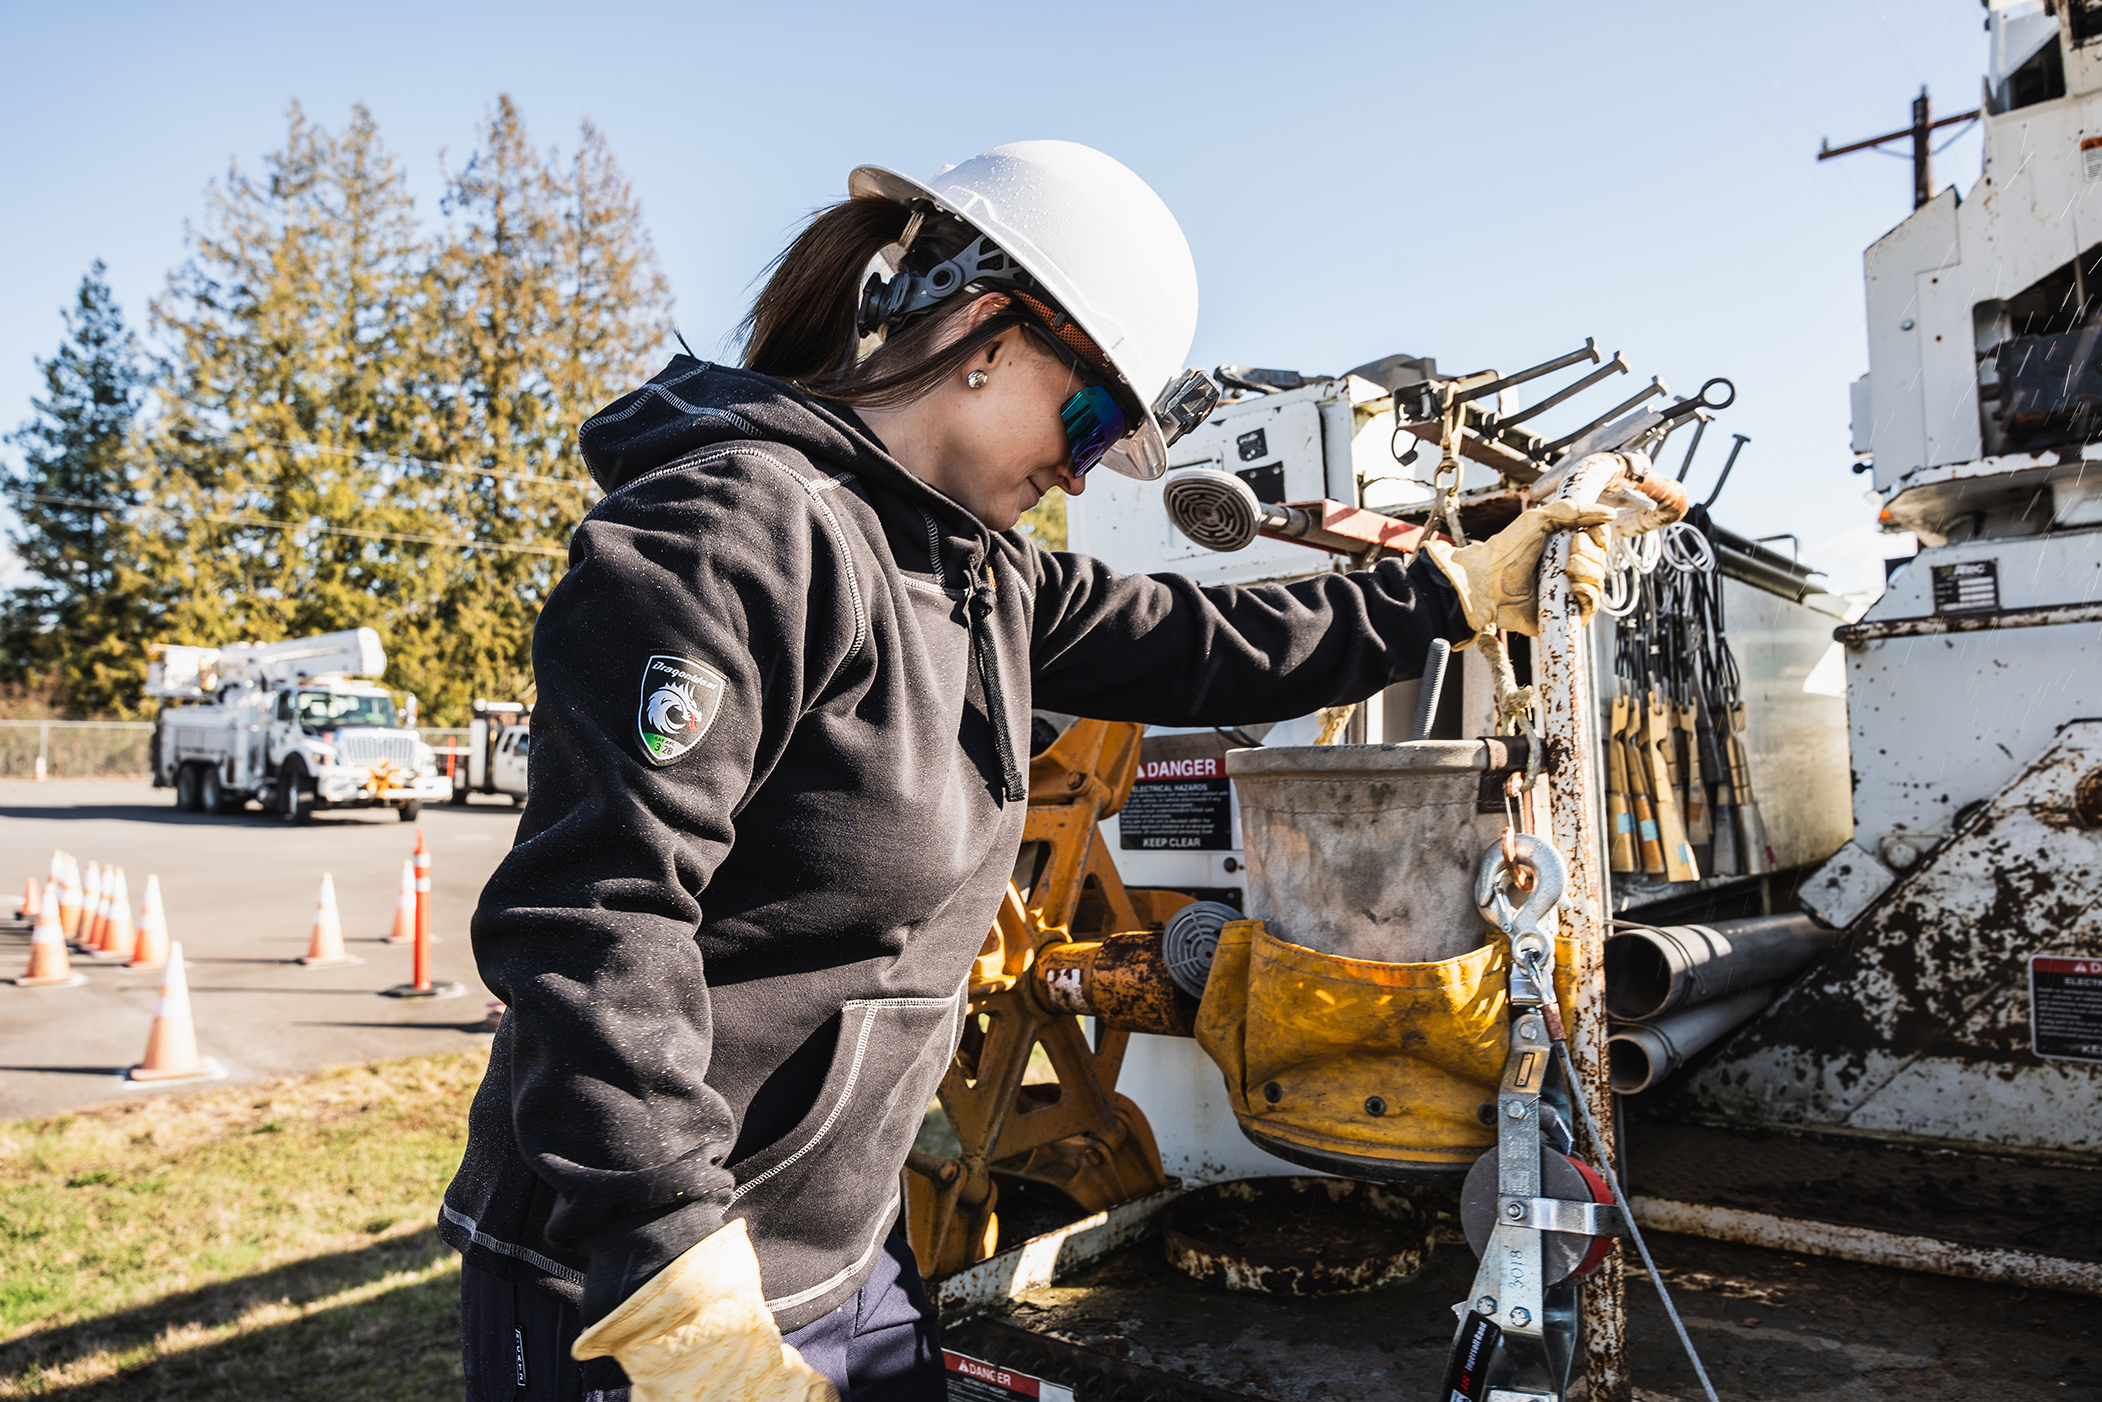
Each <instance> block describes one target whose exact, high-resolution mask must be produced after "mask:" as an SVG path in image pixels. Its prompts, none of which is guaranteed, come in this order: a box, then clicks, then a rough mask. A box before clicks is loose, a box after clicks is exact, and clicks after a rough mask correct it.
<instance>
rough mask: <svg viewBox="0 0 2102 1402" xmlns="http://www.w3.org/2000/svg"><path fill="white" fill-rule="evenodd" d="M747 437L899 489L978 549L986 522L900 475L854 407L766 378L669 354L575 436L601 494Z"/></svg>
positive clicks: (915, 479)
mask: <svg viewBox="0 0 2102 1402" xmlns="http://www.w3.org/2000/svg"><path fill="white" fill-rule="evenodd" d="M754 440H757V441H761V442H767V443H779V444H781V445H782V446H784V447H788V448H793V449H795V450H796V451H797V452H799V453H801V454H803V455H804V456H805V457H807V458H809V459H810V460H811V461H812V462H817V463H823V464H825V465H827V466H829V467H831V468H832V469H833V470H834V471H835V472H840V471H843V472H851V473H853V474H854V475H855V476H856V477H859V478H861V479H862V480H863V481H864V482H867V483H868V484H869V485H871V486H876V487H881V488H885V489H887V490H889V491H892V492H896V493H899V494H900V495H902V496H904V497H906V498H907V499H909V500H910V501H912V502H913V503H914V504H916V505H918V506H920V507H922V508H924V509H926V510H928V511H931V512H934V513H935V514H936V516H937V518H938V519H939V520H940V521H941V523H942V526H943V527H944V531H943V533H944V534H945V535H956V536H961V537H965V538H967V539H969V540H970V541H971V543H972V544H973V545H974V546H976V550H975V551H970V552H967V553H976V554H983V553H984V547H985V544H986V541H987V538H988V537H989V535H990V534H991V533H990V532H989V531H988V530H987V529H986V527H985V525H984V523H983V522H981V521H979V520H978V518H977V517H975V516H973V515H971V513H970V512H969V511H968V510H966V509H965V508H964V507H963V506H962V504H961V503H959V502H957V501H955V500H954V499H953V498H951V497H949V496H946V495H944V494H943V493H941V492H939V491H936V490H935V489H934V488H933V487H931V486H929V485H927V483H925V482H923V481H922V480H920V479H919V478H918V477H915V476H914V475H913V474H912V473H911V472H909V471H907V470H906V469H905V467H904V465H903V464H901V463H899V462H898V460H897V459H896V458H893V457H892V456H891V455H890V453H889V452H888V451H887V450H886V449H885V448H884V446H883V444H882V442H881V441H880V440H879V439H877V437H876V435H875V434H873V433H871V432H869V429H868V425H866V424H864V423H863V422H862V421H861V417H860V416H859V415H858V414H856V413H855V412H854V411H853V410H852V409H851V408H848V407H847V406H846V405H844V404H835V403H833V402H831V401H830V400H825V399H819V398H817V397H815V396H813V395H811V394H808V393H806V392H805V391H803V390H801V389H799V388H797V387H796V386H794V385H792V384H789V383H788V382H787V381H786V380H777V379H775V378H774V377H773V376H771V375H762V374H759V373H758V372H757V371H753V370H740V369H736V368H733V367H731V366H727V365H712V364H710V363H708V362H707V361H703V360H696V359H694V358H693V357H692V356H690V355H675V356H673V357H672V358H671V363H670V364H668V365H666V366H665V367H664V368H663V369H662V370H660V371H659V372H658V373H657V375H656V376H655V378H653V379H651V380H650V382H649V383H648V384H646V385H644V386H642V387H641V388H640V389H637V390H632V391H630V392H629V393H627V394H624V395H622V396H621V397H620V398H618V399H616V400H614V401H613V402H612V403H611V404H608V405H607V406H606V407H605V408H603V409H601V410H599V411H598V412H597V413H596V414H593V415H592V416H591V417H590V418H588V419H586V420H585V421H584V423H583V426H582V427H580V428H578V430H577V446H578V447H579V448H580V449H581V450H582V451H583V454H584V465H585V466H586V467H587V468H589V469H590V470H591V479H592V480H593V481H594V482H596V483H598V484H599V486H600V487H601V488H603V489H604V490H605V491H607V492H608V493H611V492H616V491H619V490H620V489H621V488H622V487H624V486H626V485H627V484H628V483H630V482H632V481H634V480H635V479H636V478H638V477H640V476H642V475H643V474H644V473H647V472H654V471H655V470H656V469H658V468H660V467H664V466H667V465H669V464H671V463H674V462H676V461H678V460H679V459H680V458H682V457H685V456H686V455H687V454H689V453H693V452H696V451H698V450H700V449H702V448H706V447H709V446H711V445H713V444H716V443H729V442H750V441H754Z"/></svg>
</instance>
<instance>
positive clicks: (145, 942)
mask: <svg viewBox="0 0 2102 1402" xmlns="http://www.w3.org/2000/svg"><path fill="white" fill-rule="evenodd" d="M167 962H168V915H167V912H166V911H164V910H162V909H161V879H160V878H159V877H158V876H148V877H147V878H146V894H145V895H144V896H143V897H141V898H140V900H139V937H138V940H137V941H136V942H135V943H134V944H133V946H132V951H131V963H130V964H128V965H127V966H126V967H127V968H133V969H158V968H159V967H161V965H163V964H165V963H167Z"/></svg>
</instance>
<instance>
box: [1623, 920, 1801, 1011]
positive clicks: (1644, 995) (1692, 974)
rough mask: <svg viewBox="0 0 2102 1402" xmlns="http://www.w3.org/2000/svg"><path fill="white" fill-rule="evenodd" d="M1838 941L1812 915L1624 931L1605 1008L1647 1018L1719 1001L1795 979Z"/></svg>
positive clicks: (1651, 927)
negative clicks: (1752, 988)
mask: <svg viewBox="0 0 2102 1402" xmlns="http://www.w3.org/2000/svg"><path fill="white" fill-rule="evenodd" d="M1838 938H1839V933H1838V932H1837V931H1836V930H1825V929H1820V928H1819V927H1818V925H1817V924H1816V922H1814V921H1813V920H1811V918H1810V917H1809V916H1807V915H1755V916H1753V917H1751V918H1750V919H1748V920H1719V921H1717V922H1716V923H1714V924H1713V925H1663V926H1646V927H1641V928H1637V929H1625V928H1624V929H1622V930H1621V931H1620V933H1618V934H1616V935H1614V936H1612V937H1611V938H1610V939H1608V940H1607V941H1606V1011H1607V1012H1609V1013H1610V1014H1612V1015H1613V1016H1614V1017H1618V1018H1627V1019H1630V1020H1633V1021H1648V1020H1650V1019H1653V1018H1659V1017H1663V1016H1664V1015H1665V1014H1667V1013H1670V1012H1673V1011H1675V1010H1677V1009H1679V1008H1686V1007H1691V1006H1693V1005H1694V1004H1696V1003H1709V1002H1713V1001H1714V1000H1716V999H1717V998H1723V997H1727V996H1729V995H1731V994H1733V993H1737V992H1741V991H1742V990H1744V989H1746V988H1750V987H1753V986H1754V985H1757V984H1765V983H1772V982H1773V981H1775V980H1776V979H1783V978H1786V977H1788V976H1789V975H1790V974H1792V973H1794V972H1795V971H1796V970H1798V969H1800V968H1802V967H1803V965H1805V964H1807V963H1809V962H1810V961H1811V960H1812V959H1814V958H1816V957H1817V955H1818V953H1819V952H1820V951H1822V950H1823V949H1824V948H1825V947H1826V946H1827V945H1829V944H1831V943H1832V941H1834V940H1836V939H1838Z"/></svg>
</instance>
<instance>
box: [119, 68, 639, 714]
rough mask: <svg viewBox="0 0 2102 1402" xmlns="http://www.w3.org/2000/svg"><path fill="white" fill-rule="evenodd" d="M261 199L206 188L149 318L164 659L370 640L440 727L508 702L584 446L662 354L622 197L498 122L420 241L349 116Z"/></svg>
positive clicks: (150, 558)
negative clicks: (305, 638)
mask: <svg viewBox="0 0 2102 1402" xmlns="http://www.w3.org/2000/svg"><path fill="white" fill-rule="evenodd" d="M264 172H265V174H264V177H263V178H261V179H255V178H251V177H249V176H248V175H246V174H245V173H243V172H242V171H241V170H239V169H238V168H236V169H234V170H233V171H231V172H230V173H229V175H228V176H227V178H226V180H225V181H224V182H223V183H222V184H220V185H219V186H218V187H216V188H215V189H214V191H213V193H212V197H211V204H210V207H209V210H208V212H207V216H206V218H205V220H204V221H203V226H202V228H201V229H200V230H199V231H198V232H197V233H195V234H194V235H193V243H192V256H191V258H190V259H189V261H188V262H187V263H186V264H185V266H184V267H183V268H182V269H180V270H179V271H178V272H177V274H176V275H175V276H174V277H173V278H171V280H170V284H169V288H168V290H167V292H166V293H165V294H164V295H163V296H162V297H161V298H160V300H159V301H158V302H157V303H156V304H155V308H154V311H155V317H156V320H157V323H158V325H159V327H160V329H161V330H162V332H163V333H164V334H165V335H166V337H167V339H168V341H169V343H170V347H171V350H172V352H173V357H172V360H173V363H172V366H171V368H170V371H169V374H168V376H167V381H166V385H165V389H164V398H165V403H164V405H163V410H162V412H161V413H159V414H158V415H157V416H155V417H154V420H153V423H152V430H151V432H150V433H147V434H142V435H140V436H139V437H140V441H141V442H142V444H143V450H142V451H143V454H144V457H143V461H142V465H141V471H140V474H139V476H138V480H137V483H136V488H137V491H138V493H139V494H140V496H141V498H142V507H141V513H140V518H139V519H140V520H141V521H142V522H143V523H144V529H143V530H142V531H141V532H140V542H139V550H140V551H141V552H142V554H143V556H144V558H145V566H146V568H147V569H148V570H149V571H150V572H151V573H152V575H153V577H154V578H156V579H157V580H158V581H160V583H161V586H162V589H163V592H164V594H165V597H166V599H167V608H166V611H165V616H164V618H163V619H162V626H161V630H160V632H159V633H158V634H157V636H159V637H163V638H165V639H167V640H168V641H176V642H201V643H208V644H217V643H224V642H228V641H232V640H234V639H239V638H256V639H262V640H269V639H274V638H280V637H288V636H298V635H301V634H306V633H315V632H325V631H332V630H335V629H340V628H349V627H356V626H359V625H365V626H370V627H373V628H375V629H377V630H378V631H379V633H380V635H381V638H382V639H383V640H384V642H385V645H386V647H387V652H388V656H389V667H388V672H387V678H386V679H387V682H388V684H389V685H392V686H395V687H398V688H401V689H405V690H410V691H414V692H416V693H417V694H418V696H419V697H420V698H421V700H422V701H423V703H424V706H423V710H424V714H425V715H426V716H427V717H429V718H430V719H432V720H434V721H438V722H441V723H449V722H457V721H459V720H461V719H464V718H465V716H466V713H467V708H468V703H469V701H470V700H471V699H472V698H473V697H475V696H477V695H483V696H492V695H493V696H512V695H522V694H524V693H526V692H527V691H528V690H529V689H530V686H531V636H532V625H533V621H534V618H535V617H536V616H537V614H538V611H539V608H540V604H541V601H542V600H543V599H544V598H545V597H546V595H547V591H548V590H549V589H550V588H551V587H552V586H553V584H554V582H555V581H556V580H557V579H558V578H560V575H561V571H562V568H563V558H564V556H565V555H566V553H567V546H568V540H569V535H570V532H571V531H572V530H574V528H575V526H576V524H577V522H578V521H579V520H580V519H581V518H582V516H583V514H584V512H585V511H586V510H588V509H589V507H590V504H591V502H592V501H593V500H595V498H596V491H595V489H594V488H593V487H592V486H591V483H590V480H589V476H588V474H587V473H586V472H585V471H584V468H583V466H582V463H581V461H580V460H579V458H578V455H577V450H576V446H575V433H576V426H577V424H578V423H579V422H581V421H582V420H583V418H584V417H586V416H587V415H589V414H590V413H591V412H592V411H593V410H595V409H597V408H598V407H600V406H601V405H602V404H604V403H605V402H606V401H608V400H610V399H612V398H614V397H615V396H616V395H618V394H620V393H622V392H624V391H625V390H627V389H629V388H632V387H633V386H634V384H636V383H638V382H639V381H640V379H642V378H644V377H645V376H646V375H647V374H648V372H649V371H650V369H652V368H654V367H653V366H652V365H651V364H650V358H651V356H652V355H653V354H655V353H656V352H658V351H659V350H661V347H662V343H663V340H664V336H665V331H666V329H667V318H666V308H667V306H668V298H667V295H666V292H665V287H664V282H663V279H662V277H661V275H660V274H659V273H658V271H657V269H656V264H655V260H654V255H653V254H652V252H651V249H650V244H649V240H648V236H647V235H646V233H645V232H644V231H643V228H642V222H641V214H640V211H639V209H638V208H637V206H636V203H635V200H634V197H633V195H632V193H631V192H630V191H629V189H628V187H627V184H626V182H625V180H624V179H623V177H622V176H621V174H620V171H619V169H618V167H617V166H616V165H615V163H614V161H613V159H612V157H611V155H610V154H609V153H608V151H607V150H606V147H605V143H604V141H603V140H602V139H601V138H600V136H599V135H598V133H597V132H596V131H595V130H593V129H592V128H591V127H589V126H588V125H587V126H586V127H585V128H584V130H583V133H582V136H581V139H580V142H579V145H578V148H577V150H576V152H575V153H574V155H573V156H571V157H569V158H563V157H561V156H560V155H558V154H556V153H552V152H551V153H549V154H547V155H545V156H543V155H542V154H540V153H539V152H538V151H537V150H536V149H535V148H534V146H533V145H532V143H531V141H530V140H529V139H528V137H527V135H526V131H525V127H524V123H523V121H522V120H521V119H520V117H519V114H518V112H517V109H516V107H515V106H514V105H513V104H512V103H511V101H510V100H509V99H508V98H503V99H500V100H499V102H498V105H497V107H496V109H495V111H494V112H493V113H492V114H491V116H490V118H489V120H488V122H487V124H486V125H485V127H484V128H483V130H482V131H481V133H479V139H478V141H477V145H476V150H475V152H474V154H473V156H472V157H471V159H470V160H469V161H468V163H467V165H466V166H465V167H464V168H463V169H462V170H461V171H460V172H459V173H457V174H456V175H454V176H451V177H450V178H449V179H448V181H447V187H446V193H445V198H444V203H443V207H444V209H445V211H446V213H447V214H448V215H449V216H451V219H450V222H449V223H448V224H447V225H446V227H445V228H443V229H442V230H441V231H440V232H439V233H438V234H437V235H436V236H433V235H432V234H430V233H428V232H427V231H426V230H425V228H424V227H423V226H422V225H421V224H420V223H419V222H418V220H417V218H416V214H415V209H414V206H413V204H412V202H411V200H410V198H409V195H408V193H407V190H406V188H405V186H404V183H403V180H402V176H401V174H400V172H399V171H398V169H397V168H396V165H395V162H394V159H393V157H392V156H391V155H390V154H389V152H388V151H387V149H386V147H385V146H384V144H383V143H382V142H381V140H380V137H379V134H378V130H377V127H376V125H375V123H374V122H373V119H372V116H371V114H370V113H369V112H367V111H366V110H365V109H363V108H362V107H361V108H357V109H354V111H353V113H352V116H351V120H350V121H349V122H348V123H347V124H346V125H345V126H344V127H343V128H342V129H341V130H340V131H336V132H331V131H328V130H326V129H324V128H322V127H320V126H318V125H316V124H314V123H312V122H310V121H309V120H308V119H307V118H306V116H305V115H304V114H303V113H302V112H301V111H300V110H299V108H298V107H297V106H294V107H293V108H292V109H291V112H290V115H289V121H288V129H287V135H286V140H285V144H284V146H283V147H282V148H281V149H280V150H278V151H276V152H274V153H272V154H271V155H270V156H268V157H267V158H266V161H265V166H264Z"/></svg>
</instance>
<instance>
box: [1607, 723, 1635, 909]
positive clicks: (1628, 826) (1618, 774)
mask: <svg viewBox="0 0 2102 1402" xmlns="http://www.w3.org/2000/svg"><path fill="white" fill-rule="evenodd" d="M1627 723H1628V698H1627V697H1625V696H1616V697H1614V698H1613V707H1612V720H1611V722H1610V723H1609V724H1608V725H1607V727H1606V737H1605V750H1606V843H1607V852H1608V860H1609V861H1610V862H1611V864H1612V868H1613V870H1614V871H1616V872H1622V873H1629V872H1633V871H1635V870H1636V869H1637V868H1636V862H1635V815H1634V813H1633V812H1632V811H1630V809H1629V808H1628V758H1627V751H1625V750H1623V749H1622V748H1621V745H1620V732H1621V731H1622V730H1623V729H1625V728H1626V726H1627Z"/></svg>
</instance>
